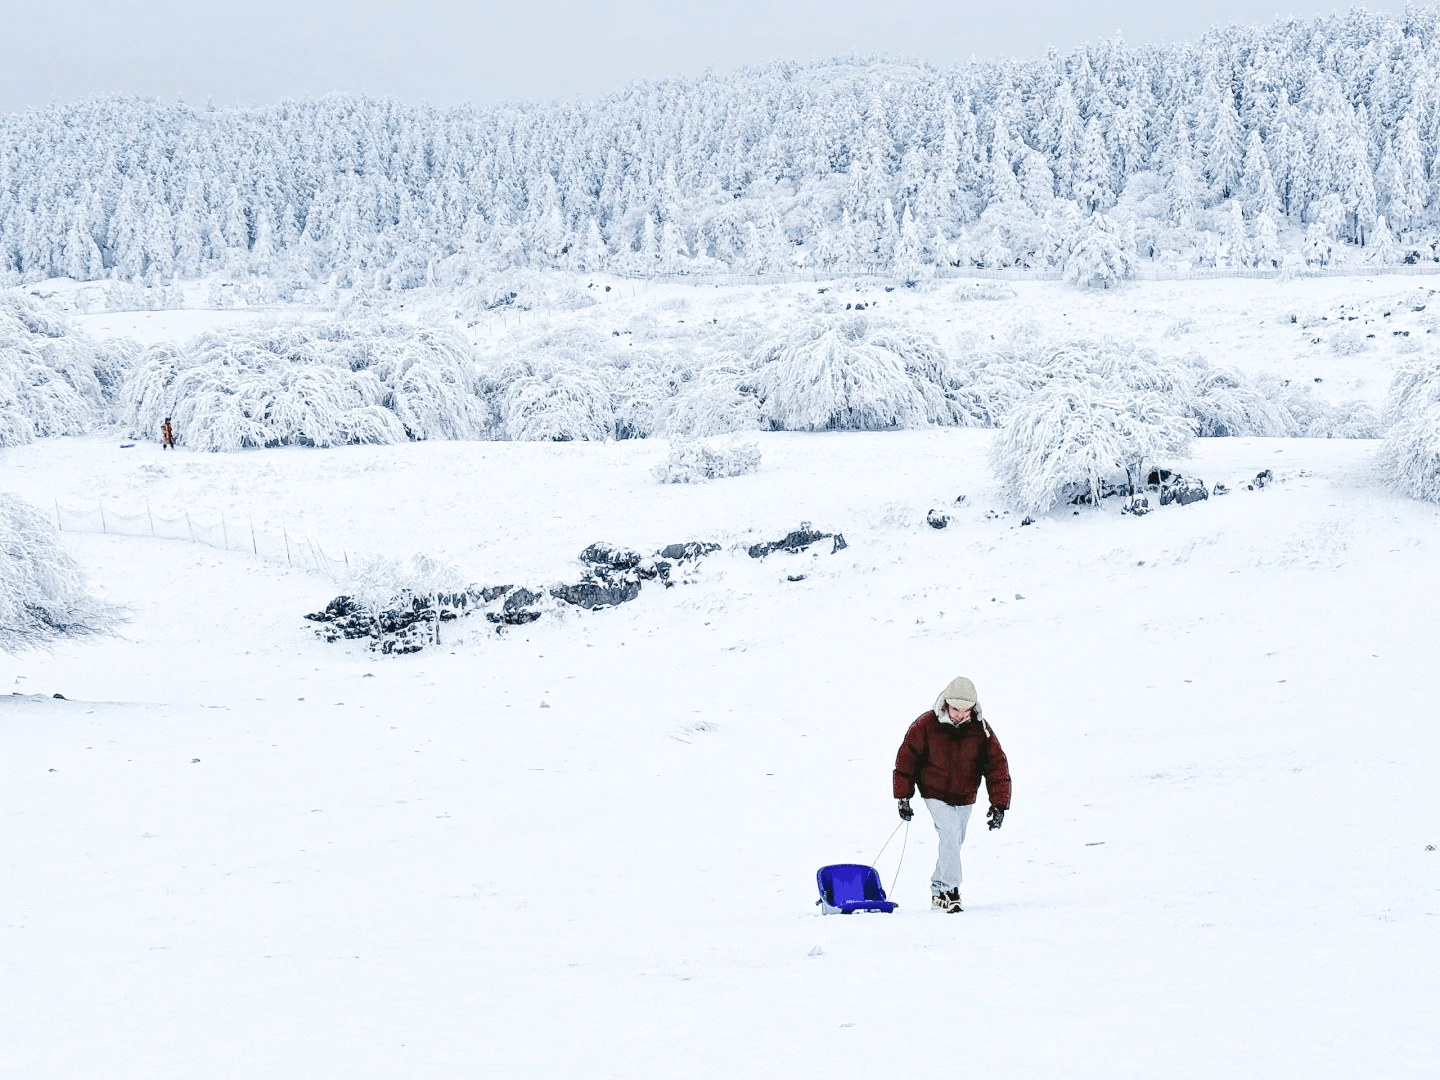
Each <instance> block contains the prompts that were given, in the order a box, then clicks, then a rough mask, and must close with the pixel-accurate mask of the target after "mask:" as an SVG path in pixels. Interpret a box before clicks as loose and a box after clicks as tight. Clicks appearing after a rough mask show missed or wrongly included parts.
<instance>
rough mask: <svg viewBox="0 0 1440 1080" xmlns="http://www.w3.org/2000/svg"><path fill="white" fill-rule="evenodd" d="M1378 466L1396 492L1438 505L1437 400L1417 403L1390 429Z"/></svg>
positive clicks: (1439, 426)
mask: <svg viewBox="0 0 1440 1080" xmlns="http://www.w3.org/2000/svg"><path fill="white" fill-rule="evenodd" d="M1378 463H1379V465H1380V467H1381V469H1382V470H1383V471H1384V472H1385V474H1386V482H1387V483H1388V484H1389V486H1390V487H1391V488H1393V489H1394V490H1395V491H1398V492H1399V493H1400V494H1402V495H1408V496H1409V497H1410V498H1412V499H1424V500H1425V501H1427V502H1440V400H1431V401H1428V402H1423V403H1417V404H1416V405H1414V406H1413V407H1412V408H1410V409H1408V410H1407V411H1406V412H1405V413H1404V415H1403V416H1402V417H1400V418H1399V419H1397V420H1396V421H1395V422H1394V423H1393V424H1391V425H1390V429H1389V431H1387V432H1386V434H1385V441H1384V442H1383V443H1381V444H1380V454H1379V458H1378Z"/></svg>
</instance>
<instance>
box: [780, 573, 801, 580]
mask: <svg viewBox="0 0 1440 1080" xmlns="http://www.w3.org/2000/svg"><path fill="white" fill-rule="evenodd" d="M785 580H786V581H804V580H805V575H804V574H786V575H785Z"/></svg>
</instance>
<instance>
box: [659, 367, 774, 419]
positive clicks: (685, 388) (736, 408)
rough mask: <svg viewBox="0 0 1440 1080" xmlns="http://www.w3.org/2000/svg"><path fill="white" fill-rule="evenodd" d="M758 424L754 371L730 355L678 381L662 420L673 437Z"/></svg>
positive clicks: (758, 413)
mask: <svg viewBox="0 0 1440 1080" xmlns="http://www.w3.org/2000/svg"><path fill="white" fill-rule="evenodd" d="M760 426H761V421H760V402H759V399H758V398H757V397H756V393H755V373H754V372H753V371H752V370H751V369H750V367H749V365H748V364H745V363H744V362H743V361H741V360H739V359H738V358H731V359H729V360H726V361H722V362H720V363H716V364H712V365H710V366H709V367H707V368H705V369H704V370H702V371H700V372H699V373H698V374H696V375H695V376H694V377H693V378H691V379H688V380H686V381H685V382H683V383H682V384H681V387H680V390H679V393H678V394H677V396H676V398H675V402H674V404H673V405H672V406H671V409H670V415H669V417H668V418H667V419H666V422H665V434H666V435H668V436H670V437H671V438H672V439H673V438H695V439H699V438H704V437H705V436H707V435H725V434H728V433H730V432H732V431H756V430H759V428H760Z"/></svg>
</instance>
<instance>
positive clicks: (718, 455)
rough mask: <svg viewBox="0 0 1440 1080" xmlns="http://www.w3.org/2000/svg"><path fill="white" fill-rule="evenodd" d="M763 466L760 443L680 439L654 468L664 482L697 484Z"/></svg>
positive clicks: (671, 445)
mask: <svg viewBox="0 0 1440 1080" xmlns="http://www.w3.org/2000/svg"><path fill="white" fill-rule="evenodd" d="M759 467H760V446H759V444H757V443H728V444H727V443H708V444H707V443H704V442H699V441H691V440H688V439H677V440H674V441H672V442H671V444H670V454H669V456H668V457H666V459H665V460H664V461H663V462H661V463H660V464H659V465H656V466H655V468H654V469H653V470H652V471H653V473H654V475H655V479H657V480H659V481H660V482H661V483H662V484H698V483H701V482H703V481H706V480H718V479H721V478H723V477H727V476H743V475H745V474H746V473H752V472H754V471H755V470H756V469H758V468H759Z"/></svg>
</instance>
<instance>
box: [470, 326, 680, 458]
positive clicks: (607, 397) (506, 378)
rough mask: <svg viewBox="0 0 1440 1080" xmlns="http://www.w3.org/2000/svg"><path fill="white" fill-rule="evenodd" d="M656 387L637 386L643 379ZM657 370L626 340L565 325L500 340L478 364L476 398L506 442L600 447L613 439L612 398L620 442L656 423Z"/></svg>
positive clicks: (659, 411)
mask: <svg viewBox="0 0 1440 1080" xmlns="http://www.w3.org/2000/svg"><path fill="white" fill-rule="evenodd" d="M647 372H649V373H651V374H655V375H656V377H657V378H658V379H659V382H660V384H661V385H659V386H648V387H647V386H645V385H643V384H644V382H645V378H646V373H647ZM662 372H665V365H664V363H663V362H662V361H661V360H660V359H659V358H658V357H656V356H655V355H653V354H651V353H649V352H647V350H646V349H645V348H644V347H636V346H634V345H633V344H632V343H631V339H630V338H629V337H625V338H624V339H621V338H619V337H615V336H612V335H609V334H604V333H602V332H601V331H599V330H597V329H595V328H594V327H591V326H569V327H565V328H563V329H561V330H556V331H544V332H541V333H539V334H535V335H532V336H530V337H524V338H519V339H507V340H506V341H505V342H503V343H502V344H501V346H500V347H499V351H497V352H496V353H494V354H492V355H491V356H488V357H486V358H485V359H484V360H483V361H482V363H481V374H480V381H481V386H482V391H483V393H484V394H485V396H486V398H487V399H488V400H489V401H490V403H491V407H492V408H493V409H494V411H495V412H496V414H497V415H498V416H499V418H500V423H499V433H500V435H501V436H503V437H504V438H507V439H516V440H528V441H537V440H538V441H550V442H572V441H575V442H578V441H601V440H605V439H613V438H615V437H616V436H617V433H618V432H617V428H618V427H619V425H618V423H617V417H616V409H617V404H616V398H617V396H619V397H620V399H621V401H622V403H623V404H624V406H625V409H626V419H625V424H626V427H625V430H624V434H625V435H626V436H627V437H633V436H636V435H646V434H651V433H653V431H654V430H655V425H658V424H662V423H663V422H664V421H663V411H664V398H665V396H666V395H667V393H669V391H668V389H667V387H668V385H669V383H670V376H669V374H668V372H665V373H664V374H660V373H662Z"/></svg>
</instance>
